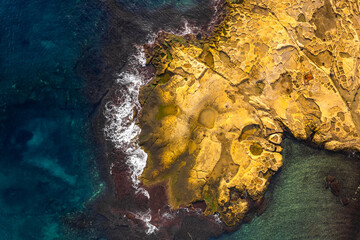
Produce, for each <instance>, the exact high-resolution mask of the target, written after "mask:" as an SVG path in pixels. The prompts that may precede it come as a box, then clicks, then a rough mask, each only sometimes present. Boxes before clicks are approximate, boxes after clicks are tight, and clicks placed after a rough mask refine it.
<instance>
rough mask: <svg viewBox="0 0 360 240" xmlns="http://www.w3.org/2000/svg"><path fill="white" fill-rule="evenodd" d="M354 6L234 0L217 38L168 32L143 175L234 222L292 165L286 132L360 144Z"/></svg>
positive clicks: (175, 200)
mask: <svg viewBox="0 0 360 240" xmlns="http://www.w3.org/2000/svg"><path fill="white" fill-rule="evenodd" d="M235 2H236V1H235ZM238 2H242V1H238ZM260 2H261V3H260ZM340 2H341V3H340ZM354 6H355V5H354V4H350V2H349V1H345V0H344V1H341V0H340V1H335V3H334V1H328V0H325V1H320V0H314V1H307V0H306V1H296V0H287V1H278V0H267V1H257V0H246V1H244V2H243V3H239V4H233V3H228V6H227V9H228V13H227V17H226V19H225V20H224V22H223V23H222V24H221V25H220V26H219V27H218V28H217V29H216V30H215V32H214V33H213V36H212V37H211V38H208V39H202V40H196V39H195V37H193V36H192V37H190V40H187V39H185V38H184V37H179V36H174V35H171V34H164V35H163V36H162V37H163V39H162V40H161V41H158V42H157V43H156V44H155V45H154V46H152V47H150V48H149V50H148V53H147V55H148V56H150V57H149V58H148V60H149V64H153V65H154V66H155V68H156V77H155V78H154V80H153V81H152V82H151V83H150V84H149V85H148V86H145V87H143V88H142V90H141V96H140V101H141V103H142V107H143V109H142V112H141V114H140V116H139V125H140V127H141V128H142V135H143V136H142V137H141V139H144V140H142V142H141V145H142V146H143V148H144V150H145V151H146V152H147V153H148V154H149V160H148V163H147V166H146V169H145V171H144V173H143V175H142V181H143V182H144V183H145V184H147V185H151V184H156V183H160V182H166V183H167V184H168V195H169V203H170V205H171V207H173V208H177V207H179V206H188V205H189V204H191V202H194V201H197V200H205V202H206V203H207V210H206V213H207V214H214V213H215V212H219V213H220V216H221V219H222V220H223V221H224V222H225V223H226V224H228V225H233V224H235V223H236V221H238V220H239V219H240V218H242V217H244V216H245V214H246V212H247V211H248V210H249V205H248V200H246V199H245V198H251V199H253V200H257V199H259V198H261V197H262V196H263V194H264V192H265V190H266V188H267V185H268V183H269V179H270V177H271V175H272V174H273V173H274V172H275V171H277V170H278V169H279V168H280V167H281V165H282V156H281V151H282V147H281V143H282V138H283V132H284V131H288V132H290V133H292V134H293V135H294V136H295V137H296V138H299V139H309V140H311V141H313V142H314V143H316V144H319V145H322V146H324V147H325V148H327V149H329V150H344V149H345V150H354V151H358V150H360V141H359V131H360V116H359V102H360V99H359V98H360V94H358V93H359V89H360V85H359V70H360V64H359V61H358V56H359V55H360V52H359V51H360V50H359V46H360V45H359V38H358V34H359V32H360V20H359V19H360V16H359V11H358V10H356V9H355V8H354ZM335 14H338V15H340V16H341V17H335ZM169 56H171V57H169Z"/></svg>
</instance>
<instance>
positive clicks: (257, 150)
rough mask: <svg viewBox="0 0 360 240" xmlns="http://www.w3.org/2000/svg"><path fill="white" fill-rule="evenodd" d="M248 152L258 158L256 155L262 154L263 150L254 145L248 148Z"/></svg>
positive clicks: (259, 146)
mask: <svg viewBox="0 0 360 240" xmlns="http://www.w3.org/2000/svg"><path fill="white" fill-rule="evenodd" d="M250 152H251V153H252V154H253V155H255V156H258V155H261V153H262V152H263V149H262V147H261V145H260V144H258V143H254V144H252V145H251V146H250Z"/></svg>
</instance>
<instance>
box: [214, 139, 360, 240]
mask: <svg viewBox="0 0 360 240" xmlns="http://www.w3.org/2000/svg"><path fill="white" fill-rule="evenodd" d="M328 174H330V175H333V176H335V177H336V178H337V179H339V181H340V184H341V186H342V193H341V195H342V196H348V197H351V196H353V195H354V192H355V191H356V188H357V186H358V185H359V183H360V160H359V159H355V158H352V157H349V156H347V155H345V154H336V153H331V152H327V151H324V150H318V149H313V148H310V147H308V146H306V145H305V144H304V143H301V142H298V141H295V140H290V139H287V140H286V141H285V148H284V166H283V167H282V169H281V171H280V172H279V173H278V174H277V175H276V176H275V178H274V179H273V180H272V182H271V184H270V187H269V190H268V192H267V194H266V198H267V199H268V202H267V209H266V210H265V212H264V213H263V214H262V215H261V216H260V217H255V218H254V219H253V220H252V221H251V222H250V223H248V224H244V225H242V226H241V228H240V229H239V230H238V231H236V232H234V233H232V234H228V235H224V236H222V237H220V238H219V239H220V240H235V239H245V240H247V239H254V240H255V239H256V240H265V239H269V240H275V239H279V240H286V239H328V240H330V239H356V231H357V230H356V228H357V227H358V226H360V216H359V215H360V211H359V208H356V207H353V206H352V205H351V204H350V205H349V206H346V207H344V206H342V204H341V202H340V199H339V197H336V196H334V195H333V194H332V193H331V191H330V190H328V189H325V187H324V186H325V185H324V177H325V176H327V175H328Z"/></svg>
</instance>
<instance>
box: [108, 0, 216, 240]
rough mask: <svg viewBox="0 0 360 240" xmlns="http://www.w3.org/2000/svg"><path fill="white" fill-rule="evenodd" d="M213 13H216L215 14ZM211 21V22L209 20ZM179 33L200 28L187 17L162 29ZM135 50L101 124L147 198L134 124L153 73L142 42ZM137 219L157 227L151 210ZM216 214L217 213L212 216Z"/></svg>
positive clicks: (153, 37)
mask: <svg viewBox="0 0 360 240" xmlns="http://www.w3.org/2000/svg"><path fill="white" fill-rule="evenodd" d="M219 1H221V0H214V1H213V2H214V12H215V14H216V13H217V12H218V9H217V8H216V5H217V3H218V2H219ZM214 17H215V15H214ZM212 23H213V22H211V24H212ZM163 31H165V32H169V33H171V34H174V35H178V36H185V35H188V34H194V35H195V34H197V33H199V32H201V29H200V28H199V27H197V26H195V25H191V24H190V23H189V22H188V21H187V20H186V19H184V20H183V25H182V26H180V27H179V28H178V29H164V30H163ZM160 33H161V31H159V32H157V33H156V34H155V33H153V34H150V35H148V37H147V40H148V41H147V42H148V45H153V44H154V43H155V42H156V39H157V38H158V36H159V34H160ZM136 47H137V52H136V54H134V55H132V56H131V57H130V58H129V59H128V61H127V65H126V66H125V67H124V68H123V70H122V72H121V73H119V74H118V75H117V78H116V84H117V86H116V87H118V89H116V99H115V100H112V101H109V102H108V103H106V105H105V111H104V116H105V118H106V123H105V127H104V134H105V136H106V138H107V139H108V140H110V141H112V143H113V144H114V146H115V147H116V148H117V149H120V150H121V151H122V152H123V153H124V154H125V158H126V164H127V165H128V167H129V173H130V176H131V181H132V184H133V187H134V188H135V191H136V193H140V194H143V195H145V196H146V197H147V198H150V195H149V192H148V191H147V190H146V189H144V188H142V187H141V186H140V180H139V177H140V176H141V174H142V173H143V171H144V168H145V167H146V162H147V157H148V156H147V154H146V153H145V152H144V151H143V149H142V148H141V147H140V146H139V145H138V136H139V134H140V132H141V129H140V127H139V126H138V125H137V124H136V120H137V119H136V117H137V116H136V113H138V112H140V111H141V105H140V103H139V92H140V89H141V87H142V86H144V85H146V84H147V83H149V82H150V81H151V79H152V78H153V77H154V76H153V75H151V76H149V74H144V72H146V70H144V69H145V66H146V57H145V52H144V48H143V46H136ZM113 166H114V164H111V165H110V169H109V172H110V175H112V167H113ZM176 213H177V211H175V212H171V213H166V214H165V215H164V217H166V218H173V216H172V215H173V214H176ZM135 216H136V218H137V219H139V220H142V221H143V222H144V224H145V226H146V228H147V229H146V233H147V234H152V233H154V232H155V231H156V230H158V228H157V227H155V226H154V225H152V224H151V223H150V221H151V218H152V217H151V210H150V209H148V210H147V211H146V212H138V213H135ZM215 218H216V217H215Z"/></svg>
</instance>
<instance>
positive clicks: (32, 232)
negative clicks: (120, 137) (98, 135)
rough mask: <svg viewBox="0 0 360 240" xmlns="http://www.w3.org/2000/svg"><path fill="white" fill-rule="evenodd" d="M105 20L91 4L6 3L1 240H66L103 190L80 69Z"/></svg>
mask: <svg viewBox="0 0 360 240" xmlns="http://www.w3.org/2000/svg"><path fill="white" fill-rule="evenodd" d="M100 18H101V12H100V10H99V9H98V8H96V6H94V5H93V3H91V2H90V1H82V0H61V1H49V0H31V1H24V0H2V1H0V22H1V24H0V153H1V155H0V240H20V239H21V240H32V239H36V240H40V239H43V240H51V239H62V234H63V233H64V232H65V231H67V230H66V229H65V226H64V225H63V224H62V221H61V219H62V217H63V216H65V215H66V214H67V213H72V212H76V211H80V210H82V209H83V207H84V204H85V203H86V202H88V201H89V199H91V198H92V197H93V196H94V194H95V193H97V192H98V191H99V190H100V189H101V186H102V185H101V182H100V181H99V179H98V176H97V171H96V164H95V157H96V147H95V145H94V144H93V141H92V140H91V128H90V117H91V116H90V115H91V111H92V109H93V106H92V105H91V104H90V103H89V102H88V100H87V97H86V95H85V91H84V87H85V85H86V84H85V81H84V79H82V77H81V76H80V74H79V73H78V72H77V70H76V69H77V68H76V66H77V64H78V63H79V61H82V59H81V58H82V56H83V54H84V53H85V52H86V51H88V49H89V48H95V47H96V45H97V44H99V38H98V36H100V35H101V28H100V27H99V21H100ZM73 239H77V238H75V237H74V238H73Z"/></svg>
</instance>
